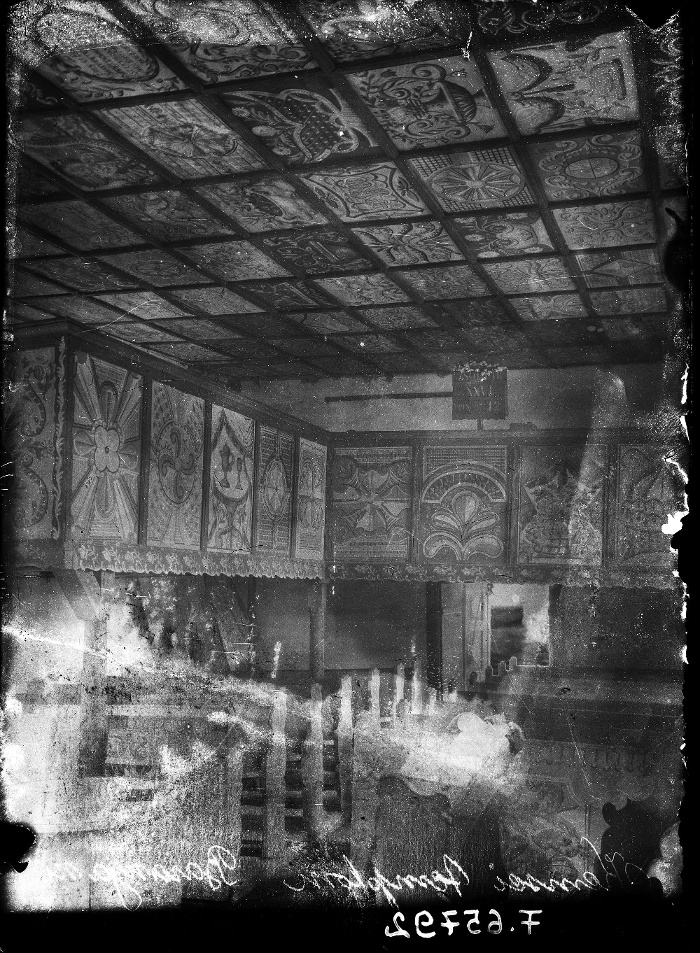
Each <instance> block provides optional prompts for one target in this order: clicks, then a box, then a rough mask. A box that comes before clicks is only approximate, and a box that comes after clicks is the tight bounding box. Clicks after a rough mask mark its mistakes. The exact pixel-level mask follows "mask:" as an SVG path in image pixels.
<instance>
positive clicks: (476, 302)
mask: <svg viewBox="0 0 700 953" xmlns="http://www.w3.org/2000/svg"><path fill="white" fill-rule="evenodd" d="M443 307H444V308H445V309H446V310H447V311H449V313H450V314H453V315H454V316H455V317H456V318H457V320H458V321H460V322H464V321H467V322H470V321H473V320H476V321H480V322H487V323H490V324H503V323H507V324H510V323H511V322H512V319H511V317H510V315H509V313H508V310H507V308H506V306H505V304H503V303H502V302H501V301H499V300H498V299H496V298H473V299H470V300H464V301H460V300H453V301H445V302H444V304H443Z"/></svg>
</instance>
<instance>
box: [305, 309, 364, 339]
mask: <svg viewBox="0 0 700 953" xmlns="http://www.w3.org/2000/svg"><path fill="white" fill-rule="evenodd" d="M292 319H293V321H294V322H295V324H297V325H298V326H299V329H300V330H301V329H306V330H307V331H314V332H316V333H317V334H338V333H340V334H343V333H346V332H353V331H357V332H360V333H362V332H364V331H366V330H367V325H366V324H364V323H363V322H362V321H358V320H357V318H353V317H351V316H350V315H349V314H345V312H344V311H308V312H306V313H304V314H294V315H293V316H292Z"/></svg>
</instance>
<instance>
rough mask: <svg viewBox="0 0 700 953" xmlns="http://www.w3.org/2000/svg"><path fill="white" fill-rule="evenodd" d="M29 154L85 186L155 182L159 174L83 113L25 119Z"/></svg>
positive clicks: (113, 185)
mask: <svg viewBox="0 0 700 953" xmlns="http://www.w3.org/2000/svg"><path fill="white" fill-rule="evenodd" d="M21 133H22V140H23V143H24V148H25V149H26V151H27V152H28V153H29V155H31V156H34V157H35V158H36V159H37V161H38V162H42V163H44V165H46V166H48V167H49V168H50V169H51V170H52V171H54V172H58V173H59V174H60V175H62V176H65V178H66V179H68V180H69V181H70V182H71V183H73V185H77V186H78V187H79V188H83V189H89V190H91V189H105V188H117V187H118V186H121V185H135V184H137V183H139V184H141V183H146V182H153V180H154V179H155V178H156V173H155V172H153V171H152V170H151V169H149V168H148V167H147V166H146V165H144V164H143V163H142V162H138V161H137V160H136V159H134V157H133V156H132V155H131V153H129V152H127V151H126V149H122V148H121V147H120V146H118V145H117V144H116V143H115V142H113V141H112V140H111V139H110V138H109V137H108V136H107V135H106V134H105V133H103V132H101V131H100V130H99V129H97V128H96V127H95V126H93V125H92V123H90V122H89V120H88V119H86V118H83V117H82V116H76V115H65V116H55V117H50V116H47V117H43V116H42V117H37V118H34V117H31V118H25V119H24V120H23V121H22V129H21Z"/></svg>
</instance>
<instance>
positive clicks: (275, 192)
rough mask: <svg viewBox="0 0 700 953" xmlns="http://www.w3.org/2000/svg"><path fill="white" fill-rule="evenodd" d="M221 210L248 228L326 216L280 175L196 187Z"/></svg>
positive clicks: (301, 222) (297, 223) (294, 224)
mask: <svg viewBox="0 0 700 953" xmlns="http://www.w3.org/2000/svg"><path fill="white" fill-rule="evenodd" d="M197 191H198V192H200V193H201V195H202V196H204V198H205V199H207V200H208V201H209V202H211V203H212V204H213V205H215V206H216V207H217V208H218V209H220V210H221V211H222V212H225V213H226V214H227V215H230V216H231V218H232V219H233V220H234V221H236V222H238V223H239V224H240V225H242V226H243V227H244V228H247V229H248V231H251V232H271V231H274V230H275V229H277V228H297V227H299V226H304V225H324V224H325V223H326V219H325V217H324V216H323V215H321V213H320V212H318V211H316V209H314V208H313V207H312V206H311V205H309V203H308V202H306V201H305V200H304V199H303V198H302V197H301V195H299V192H298V191H297V190H296V189H295V188H294V186H293V185H292V183H291V182H289V181H287V179H284V178H281V177H269V178H265V179H246V178H242V179H236V180H235V181H234V182H222V183H221V184H219V185H210V186H207V187H204V188H200V189H198V190H197Z"/></svg>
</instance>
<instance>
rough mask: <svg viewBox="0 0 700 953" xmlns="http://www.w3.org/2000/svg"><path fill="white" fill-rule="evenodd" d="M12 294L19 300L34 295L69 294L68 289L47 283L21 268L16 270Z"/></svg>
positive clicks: (51, 282)
mask: <svg viewBox="0 0 700 953" xmlns="http://www.w3.org/2000/svg"><path fill="white" fill-rule="evenodd" d="M32 264H33V262H32ZM12 293H13V294H14V295H15V297H17V298H31V297H33V296H34V295H56V294H67V289H66V288H61V287H60V285H57V284H54V282H53V281H46V280H45V279H44V278H40V277H38V276H37V275H35V274H32V273H31V272H29V271H25V269H24V268H22V267H21V266H20V267H17V268H15V269H14V279H13V282H12Z"/></svg>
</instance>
